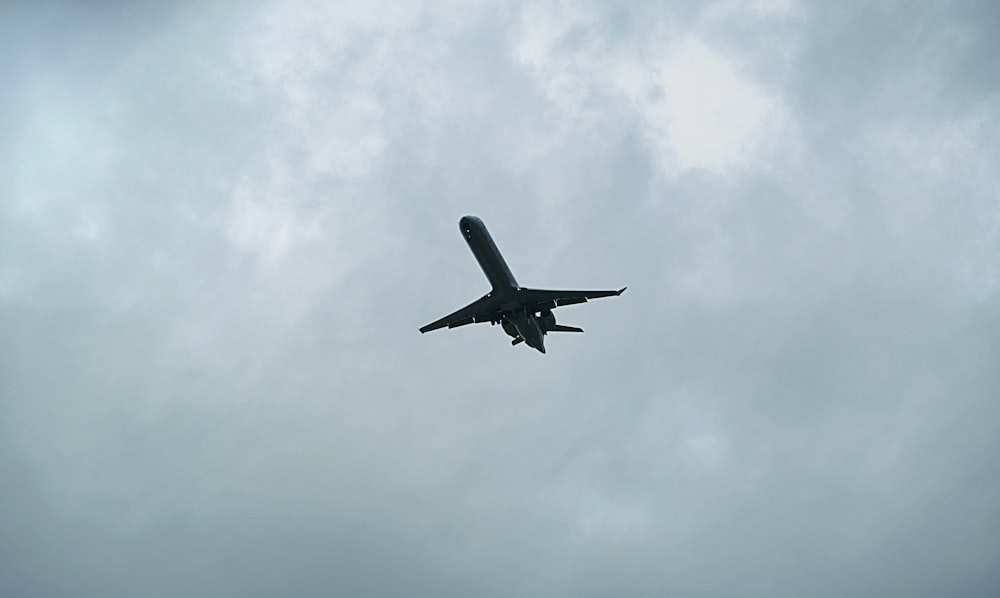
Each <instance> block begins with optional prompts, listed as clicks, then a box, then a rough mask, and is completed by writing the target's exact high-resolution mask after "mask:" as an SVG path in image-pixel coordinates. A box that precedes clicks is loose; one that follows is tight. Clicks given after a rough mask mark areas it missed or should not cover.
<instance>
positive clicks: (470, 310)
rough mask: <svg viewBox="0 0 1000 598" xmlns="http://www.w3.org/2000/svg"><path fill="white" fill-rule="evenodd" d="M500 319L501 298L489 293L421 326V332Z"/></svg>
mask: <svg viewBox="0 0 1000 598" xmlns="http://www.w3.org/2000/svg"><path fill="white" fill-rule="evenodd" d="M499 319H500V298H499V297H495V296H494V295H493V293H487V294H485V295H483V296H482V297H480V298H479V299H476V300H475V301H473V302H472V303H470V304H468V305H466V306H465V307H463V308H462V309H460V310H458V311H456V312H454V313H450V314H448V315H447V316H445V317H443V318H441V319H440V320H435V321H433V322H431V323H430V324H428V325H426V326H423V327H421V328H420V332H430V331H431V330H437V329H438V328H444V327H445V326H447V327H448V328H457V327H459V326H465V325H466V324H473V323H477V322H492V321H494V320H499Z"/></svg>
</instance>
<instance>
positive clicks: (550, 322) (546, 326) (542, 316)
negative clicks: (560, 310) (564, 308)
mask: <svg viewBox="0 0 1000 598" xmlns="http://www.w3.org/2000/svg"><path fill="white" fill-rule="evenodd" d="M538 323H539V324H541V326H542V331H544V332H549V331H551V330H553V329H555V327H556V315H555V314H554V313H552V310H551V309H544V310H542V311H541V312H540V313H539V314H538Z"/></svg>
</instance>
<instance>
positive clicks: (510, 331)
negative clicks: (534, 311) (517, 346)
mask: <svg viewBox="0 0 1000 598" xmlns="http://www.w3.org/2000/svg"><path fill="white" fill-rule="evenodd" d="M500 324H501V326H503V331H504V332H506V333H507V335H508V336H513V337H514V338H517V337H519V336H521V334H520V333H519V332H518V331H517V328H514V324H512V323H511V321H510V320H508V319H507V318H503V319H502V320H500Z"/></svg>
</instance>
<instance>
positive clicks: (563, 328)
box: [549, 324, 583, 332]
mask: <svg viewBox="0 0 1000 598" xmlns="http://www.w3.org/2000/svg"><path fill="white" fill-rule="evenodd" d="M549 332H583V328H577V327H576V326H563V325H562V324H556V325H555V326H553V327H552V330H550V331H549Z"/></svg>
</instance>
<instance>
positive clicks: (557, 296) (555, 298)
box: [517, 287, 627, 309]
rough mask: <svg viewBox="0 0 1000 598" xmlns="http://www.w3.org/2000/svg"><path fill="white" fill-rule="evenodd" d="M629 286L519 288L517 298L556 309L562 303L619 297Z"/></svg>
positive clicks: (525, 303) (538, 305) (541, 306)
mask: <svg viewBox="0 0 1000 598" xmlns="http://www.w3.org/2000/svg"><path fill="white" fill-rule="evenodd" d="M626 288H627V287H622V288H621V289H618V290H617V291H552V290H548V289H524V288H522V289H518V292H517V299H518V301H519V302H520V303H522V304H523V305H528V306H532V307H534V308H535V309H554V308H556V307H559V306H560V305H573V304H574V303H585V302H587V300H589V299H599V298H601V297H617V296H618V295H621V294H622V293H624V292H625V289H626Z"/></svg>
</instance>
